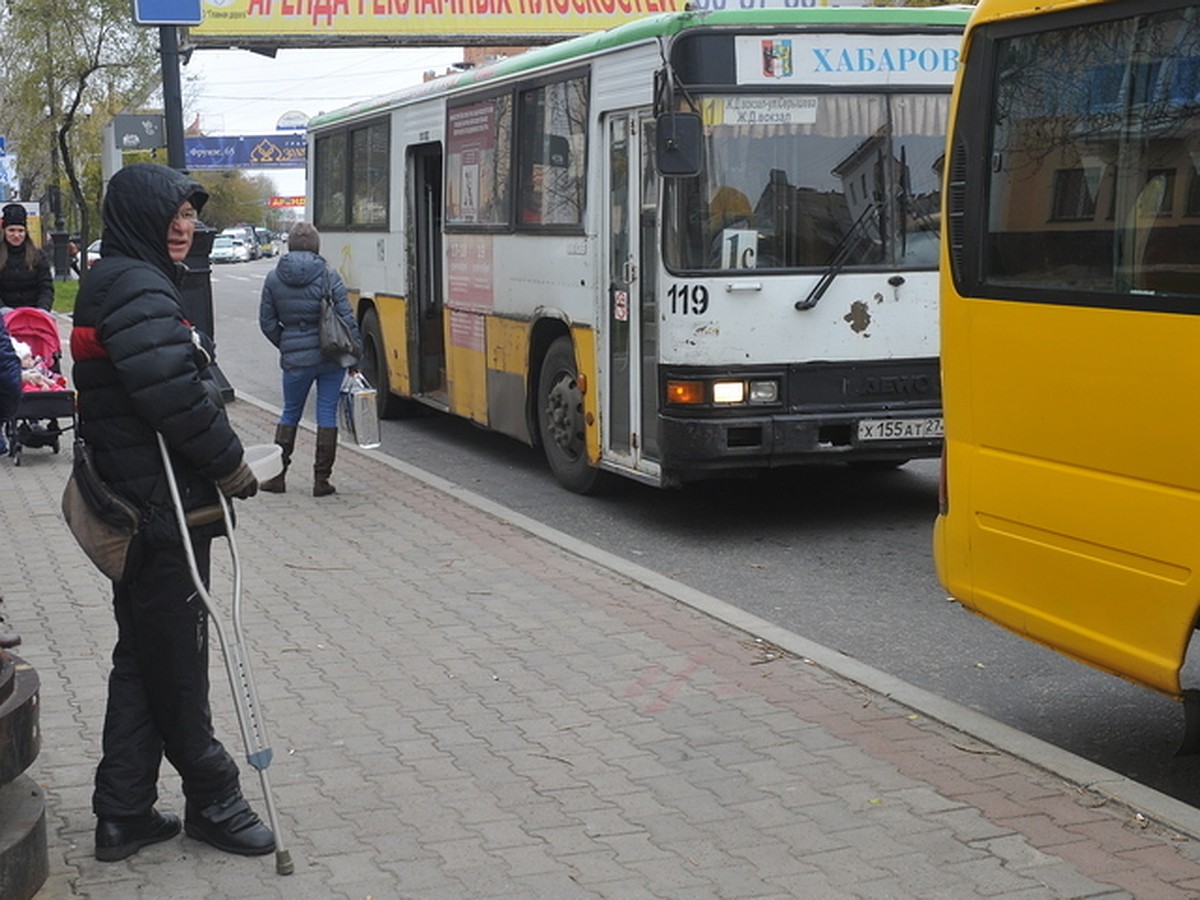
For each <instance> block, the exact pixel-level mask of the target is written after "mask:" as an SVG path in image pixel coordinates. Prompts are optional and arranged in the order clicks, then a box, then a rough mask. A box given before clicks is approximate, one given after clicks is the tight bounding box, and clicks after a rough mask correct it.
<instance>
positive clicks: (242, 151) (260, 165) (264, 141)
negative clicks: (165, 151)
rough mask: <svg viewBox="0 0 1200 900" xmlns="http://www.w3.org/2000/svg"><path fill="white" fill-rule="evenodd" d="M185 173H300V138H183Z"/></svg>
mask: <svg viewBox="0 0 1200 900" xmlns="http://www.w3.org/2000/svg"><path fill="white" fill-rule="evenodd" d="M183 151H184V160H185V166H186V168H188V169H284V168H291V169H302V168H304V162H305V158H306V148H305V144H304V135H303V134H258V135H240V136H239V135H227V136H225V137H190V138H184V141H183Z"/></svg>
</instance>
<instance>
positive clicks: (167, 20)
mask: <svg viewBox="0 0 1200 900" xmlns="http://www.w3.org/2000/svg"><path fill="white" fill-rule="evenodd" d="M133 21H134V22H136V23H137V24H138V25H199V24H200V23H201V22H203V21H204V14H203V13H202V12H201V11H200V0H133Z"/></svg>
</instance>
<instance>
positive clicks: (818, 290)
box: [796, 201, 880, 309]
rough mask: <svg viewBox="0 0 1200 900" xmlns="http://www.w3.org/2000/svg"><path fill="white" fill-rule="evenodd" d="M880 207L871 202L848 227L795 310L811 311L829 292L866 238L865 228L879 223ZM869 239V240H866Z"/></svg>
mask: <svg viewBox="0 0 1200 900" xmlns="http://www.w3.org/2000/svg"><path fill="white" fill-rule="evenodd" d="M879 212H880V205H879V203H878V202H875V201H872V202H871V203H870V204H868V205H867V208H866V209H864V210H863V211H862V215H860V216H859V217H858V218H857V219H856V220H855V222H854V224H853V225H851V226H850V230H849V231H847V232H846V234H845V235H844V236H843V237H842V239H841V240H840V241H838V244H837V246H836V247H834V248H833V253H832V254H831V256H830V258H829V265H828V266H826V267H825V271H824V272H823V273H822V275H821V277H820V279H818V281H817V283H816V284H815V285H813V289H812V290H811V291H809V292H808V296H807V297H805V298H804V299H803V300H797V301H796V309H812V308H813V307H814V306H816V305H817V302H818V301H819V300H820V299H821V298H822V297H823V296H825V292H826V291H827V290H829V286H830V285H831V284H833V279H835V278H837V277H838V274H839V273H840V272H841V271H842V269H844V268H845V267H846V263H847V262H848V261H849V260H850V256H851V254H853V253H854V251H855V250H857V249H858V248H859V246H860V245H861V244H862V242H863V240H864V238H867V226H868V225H869V224H870V223H871V222H874V223H876V224H878V222H879ZM868 239H869V238H868Z"/></svg>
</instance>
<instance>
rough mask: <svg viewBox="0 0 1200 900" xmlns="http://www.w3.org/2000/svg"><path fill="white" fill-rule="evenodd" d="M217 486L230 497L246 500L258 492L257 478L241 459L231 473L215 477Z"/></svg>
mask: <svg viewBox="0 0 1200 900" xmlns="http://www.w3.org/2000/svg"><path fill="white" fill-rule="evenodd" d="M217 488H218V489H219V490H220V491H221V493H222V494H224V495H225V496H226V497H229V498H231V499H232V498H234V497H236V498H237V499H239V500H248V499H250V498H251V497H253V496H254V495H255V494H257V493H258V479H257V478H255V477H254V473H253V472H251V471H250V467H249V466H248V465H246V462H245V460H243V461H242V463H241V465H239V466H238V467H237V468H236V469H234V470H233V472H232V473H231V474H229V475H226V476H225V477H224V478H218V479H217Z"/></svg>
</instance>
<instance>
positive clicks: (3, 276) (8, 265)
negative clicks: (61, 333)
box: [0, 203, 54, 312]
mask: <svg viewBox="0 0 1200 900" xmlns="http://www.w3.org/2000/svg"><path fill="white" fill-rule="evenodd" d="M0 215H3V217H4V240H3V241H0V307H9V308H10V309H16V308H17V307H19V306H36V307H37V308H38V309H44V310H46V311H47V312H49V311H50V308H51V307H52V306H53V305H54V277H53V276H52V275H51V274H50V261H49V260H47V259H46V255H45V254H44V253H42V251H41V250H39V249H38V248H37V247H35V246H34V245H33V241H31V240H30V239H29V232H28V230H27V229H26V227H25V224H26V222H27V218H26V213H25V207H24V206H22V205H21V204H20V203H9V204H8V205H6V206H5V207H4V209H3V211H2V212H0Z"/></svg>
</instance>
